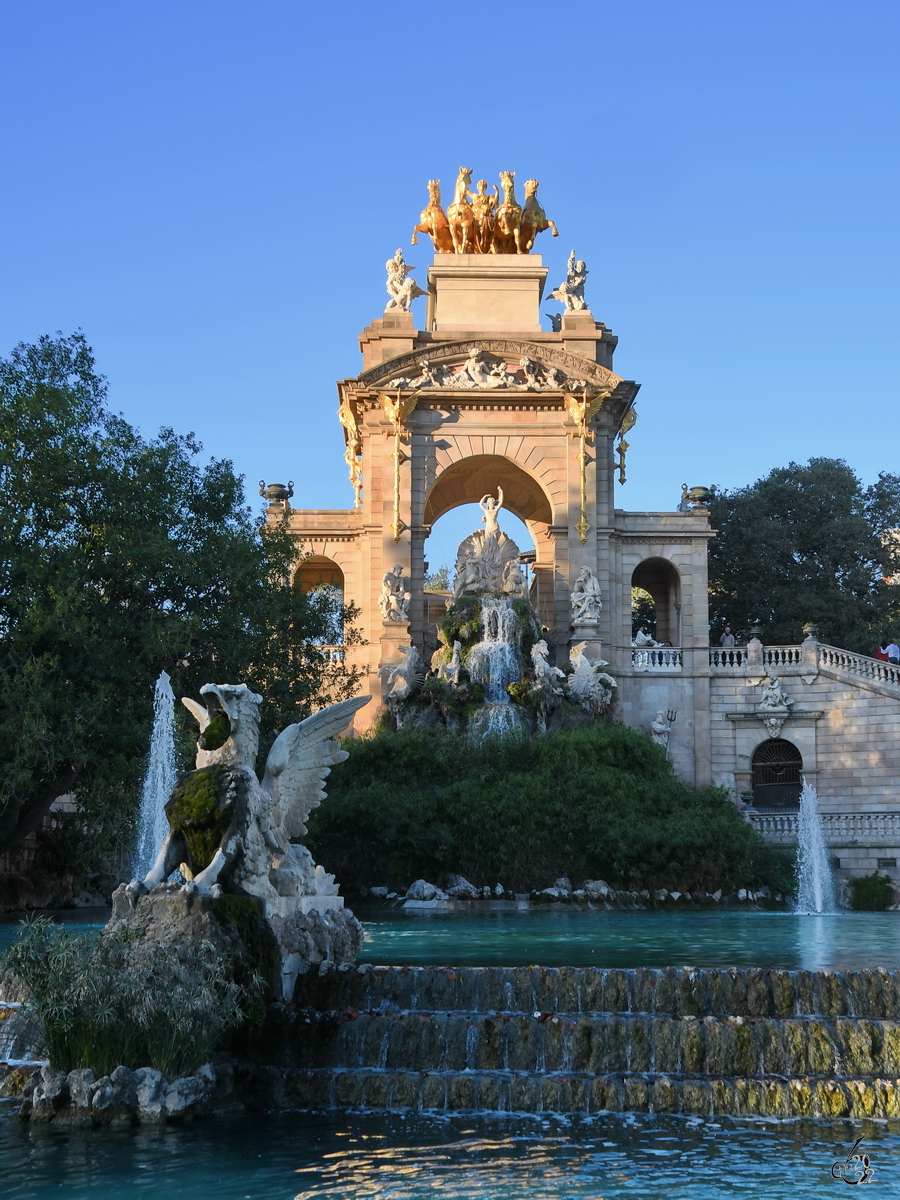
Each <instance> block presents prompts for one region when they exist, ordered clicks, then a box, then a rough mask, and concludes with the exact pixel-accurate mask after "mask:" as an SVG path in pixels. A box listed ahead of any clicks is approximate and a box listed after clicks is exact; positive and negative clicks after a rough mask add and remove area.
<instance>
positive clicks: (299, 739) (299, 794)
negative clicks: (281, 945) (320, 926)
mask: <svg viewBox="0 0 900 1200" xmlns="http://www.w3.org/2000/svg"><path fill="white" fill-rule="evenodd" d="M200 695H201V696H202V697H203V699H204V701H205V703H204V704H198V703H197V702H196V701H195V700H192V699H191V698H190V697H187V696H186V697H184V699H183V700H182V704H184V706H185V708H187V709H188V711H189V712H190V713H191V715H192V716H193V717H194V719H195V720H196V722H197V724H198V725H199V726H200V737H199V738H198V739H197V759H196V764H197V768H196V770H194V771H189V772H188V773H187V774H185V775H182V776H181V778H180V779H179V780H178V782H177V783H176V784H175V787H174V788H173V789H172V794H171V796H170V797H169V799H168V801H167V803H166V806H165V812H166V818H167V819H168V822H169V832H168V834H167V835H166V837H165V839H164V841H163V844H162V846H161V847H160V850H159V854H158V855H157V858H156V862H155V863H154V864H153V866H152V867H151V869H150V871H149V872H148V874H147V875H146V876H145V877H144V879H142V880H136V879H135V880H132V882H131V883H130V884H129V885H128V888H127V889H126V891H127V893H128V895H129V896H130V898H131V900H132V903H135V902H136V901H137V899H138V897H139V896H141V895H143V894H144V893H145V892H148V891H150V890H151V889H153V888H155V887H157V886H158V885H160V884H163V883H165V881H166V880H167V879H168V878H169V876H170V875H171V874H172V873H173V871H176V870H178V869H179V868H180V869H181V873H182V875H183V876H184V877H185V879H186V881H187V882H186V883H185V884H184V888H183V890H184V891H186V892H189V893H190V892H199V893H200V894H201V895H207V896H219V895H221V894H222V892H223V891H226V890H227V891H230V892H244V893H246V894H247V895H250V896H257V897H258V898H259V899H260V900H262V901H263V902H264V904H265V907H266V915H267V916H270V915H271V914H272V913H273V912H282V914H283V912H284V911H285V909H286V908H290V904H287V905H286V904H285V901H286V900H288V901H290V900H292V899H293V900H295V899H296V898H299V897H303V896H309V895H332V894H334V893H335V892H336V891H337V889H336V888H335V887H334V881H333V879H331V877H330V876H326V875H325V872H324V871H323V869H322V868H321V867H317V866H316V865H315V863H314V862H313V860H312V856H311V855H310V853H309V851H308V850H307V849H306V848H305V847H304V846H296V845H293V844H292V839H293V838H296V837H302V836H304V835H305V833H306V820H307V818H308V816H309V814H310V813H311V812H312V810H313V809H314V808H318V806H319V805H320V804H321V803H322V801H323V800H324V799H325V786H324V782H323V781H324V779H325V777H326V776H327V775H328V774H329V770H330V768H331V767H332V766H334V765H335V763H339V762H343V761H344V759H345V758H346V757H347V753H346V751H345V750H342V749H341V748H340V745H339V744H338V742H336V741H333V740H332V739H333V738H334V737H335V736H336V735H337V734H338V733H340V732H341V731H342V730H344V729H346V728H347V726H348V725H349V724H350V722H351V720H352V719H353V714H354V713H355V712H356V711H357V709H359V708H362V707H363V705H364V704H368V702H369V700H370V699H371V697H370V696H356V697H354V698H353V699H350V700H341V701H340V702H339V703H337V704H330V705H329V706H328V707H327V708H323V709H321V711H319V712H317V713H313V715H312V716H311V717H307V718H306V720H305V721H300V722H299V723H298V724H296V725H288V727H287V728H286V729H284V730H282V732H281V733H280V734H279V735H278V737H277V738H276V739H275V742H274V744H273V745H272V749H271V750H270V751H269V757H268V758H267V760H266V769H265V772H264V773H263V777H262V781H260V780H259V779H258V778H257V775H256V770H255V768H254V764H255V762H256V755H257V750H258V748H259V706H260V705H261V704H262V696H258V695H257V694H256V693H255V692H251V691H250V689H249V688H248V687H247V685H246V684H245V683H239V684H230V683H207V684H204V685H203V687H202V688H201V689H200Z"/></svg>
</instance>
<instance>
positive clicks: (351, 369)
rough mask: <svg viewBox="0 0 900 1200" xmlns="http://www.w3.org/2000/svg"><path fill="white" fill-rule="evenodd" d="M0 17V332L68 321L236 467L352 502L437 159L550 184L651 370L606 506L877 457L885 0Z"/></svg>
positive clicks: (864, 468)
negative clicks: (364, 415)
mask: <svg viewBox="0 0 900 1200" xmlns="http://www.w3.org/2000/svg"><path fill="white" fill-rule="evenodd" d="M0 21H2V26H0V27H2V36H0V123H2V146H3V167H4V169H3V185H2V188H0V273H2V276H0V277H2V288H0V352H3V353H5V352H6V351H7V350H8V349H9V348H10V347H11V346H12V345H14V344H15V343H16V342H18V341H21V340H24V341H30V340H33V339H35V338H37V337H38V336H39V335H40V334H41V333H45V332H53V331H55V330H57V329H61V330H63V331H64V332H71V331H72V330H74V329H75V328H79V327H80V328H81V329H82V330H83V331H84V333H85V335H86V336H87V338H88V340H89V341H90V342H91V344H92V345H93V346H94V349H95V351H96V355H97V360H98V366H99V369H100V370H101V371H102V372H103V373H104V374H106V375H107V376H108V378H109V384H110V400H111V404H112V406H113V407H114V408H115V409H117V410H119V411H121V412H122V413H123V414H124V415H125V416H126V417H127V418H128V420H130V421H131V422H132V423H133V424H136V425H138V426H139V427H140V428H141V430H142V431H143V432H144V433H145V434H148V435H150V434H153V433H155V432H156V430H157V429H158V428H159V427H160V426H161V425H172V426H174V427H175V428H176V429H178V430H181V431H186V430H188V429H192V430H194V431H195V432H196V433H197V434H198V436H199V437H200V438H201V440H202V441H203V443H204V445H205V447H206V450H207V451H208V452H209V453H211V454H214V455H216V456H221V457H227V458H230V459H232V460H233V461H234V463H235V466H236V468H237V469H238V470H239V471H240V472H242V473H243V474H244V475H245V476H246V478H247V482H248V488H249V490H250V493H251V496H253V495H254V492H255V486H256V481H257V480H258V479H260V478H262V477H265V478H266V479H267V480H269V481H271V480H282V481H285V480H287V479H293V480H294V481H295V489H296V495H295V500H294V503H295V504H297V505H298V506H303V507H317V508H319V507H321V508H330V507H345V506H349V505H350V504H351V503H352V492H351V489H350V486H349V483H348V482H347V481H346V475H345V468H344V463H343V458H342V453H343V442H342V438H341V431H340V427H339V425H338V422H337V420H336V416H335V412H336V407H337V397H336V390H335V380H336V379H337V378H340V377H343V376H346V375H354V374H356V373H357V371H358V370H359V368H360V358H359V354H358V347H357V341H356V335H357V333H358V332H359V331H360V330H361V329H362V328H363V326H364V325H366V324H368V323H369V322H370V321H371V320H372V319H373V318H374V317H377V316H380V314H381V312H382V309H383V307H384V303H385V300H386V295H385V292H384V278H385V273H384V262H385V260H386V259H387V258H388V257H389V256H390V255H391V254H392V253H393V251H394V250H395V249H396V247H397V246H402V247H404V249H405V251H406V254H407V259H408V261H410V262H412V263H415V264H417V265H418V267H419V271H418V278H419V279H420V281H422V282H423V283H424V277H425V269H424V268H425V266H426V264H427V262H428V261H429V253H430V251H429V249H428V248H427V247H426V246H425V245H421V244H420V246H419V247H418V248H416V249H415V250H412V249H407V248H408V246H409V238H410V233H411V230H412V227H413V224H414V223H415V221H416V220H417V219H418V214H419V211H420V210H421V208H423V207H424V205H425V203H426V200H427V196H426V188H425V183H426V181H427V180H428V179H430V178H440V179H442V180H443V181H444V185H445V189H447V188H448V187H449V185H450V184H451V183H452V180H453V178H454V177H455V174H456V171H457V168H458V167H459V166H460V164H462V163H464V164H465V165H467V166H471V167H473V168H474V171H475V178H476V179H477V178H480V177H482V176H484V177H485V178H487V179H488V180H491V181H493V180H495V179H496V177H497V174H498V172H499V171H500V170H503V169H507V168H508V169H512V170H515V171H516V172H517V180H519V181H524V180H525V179H527V178H530V177H532V176H534V177H536V178H538V179H539V180H540V181H541V193H540V195H541V200H542V202H543V205H544V207H545V209H546V211H547V213H548V215H549V216H550V217H552V218H553V219H554V220H555V221H556V223H557V225H558V226H559V229H560V233H561V237H560V238H559V239H558V240H551V239H550V237H549V234H543V235H541V238H540V242H539V247H540V250H541V251H542V253H543V254H544V261H545V263H546V264H547V265H548V266H549V267H550V269H551V270H550V276H551V278H550V283H551V284H555V283H556V282H559V280H560V279H562V278H563V276H564V273H565V260H566V257H567V255H568V252H569V250H570V249H571V248H572V247H574V248H575V249H576V251H577V253H578V256H579V257H580V258H584V259H585V260H586V261H587V265H588V268H589V270H590V278H589V280H588V289H587V296H588V300H589V302H590V306H591V309H592V311H593V312H594V315H595V316H596V317H597V318H598V319H600V320H603V321H605V322H606V324H607V325H609V326H610V327H611V328H612V329H613V331H614V332H615V333H616V334H618V335H619V338H620V345H619V350H618V352H617V355H616V360H615V367H616V370H617V371H618V373H619V374H621V375H623V376H625V377H626V378H629V379H636V380H638V381H639V382H640V383H641V384H642V389H641V392H640V395H639V397H638V404H637V408H638V411H639V413H640V420H639V422H638V424H637V426H636V427H635V429H634V431H633V434H632V435H631V436H630V439H629V440H630V442H631V447H632V448H631V451H630V456H629V470H628V483H627V484H626V485H625V487H624V488H620V489H619V491H618V499H617V503H618V504H619V505H620V506H621V507H624V508H629V509H651V510H658V509H671V508H673V507H674V506H675V505H676V503H677V501H678V499H679V495H680V488H681V483H682V482H684V481H686V482H687V483H688V484H689V485H693V484H700V483H702V484H711V483H717V484H719V485H720V486H727V487H734V486H740V485H742V484H745V483H749V482H752V481H753V480H754V479H756V478H758V477H759V476H760V475H762V474H765V473H766V472H767V471H768V470H770V469H771V468H772V467H775V466H780V465H783V464H785V463H787V462H788V461H790V460H791V459H794V460H798V461H805V460H806V459H807V458H809V457H810V456H811V455H832V456H839V457H844V458H846V459H847V461H848V462H849V463H850V464H851V466H853V467H854V468H855V469H856V470H857V472H858V473H859V474H860V475H861V476H862V477H863V479H864V480H865V481H867V482H869V481H871V480H873V479H874V478H875V477H876V476H877V473H878V471H879V470H894V471H897V470H900V462H898V454H897V447H898V444H900V429H898V425H900V410H898V403H897V402H898V365H897V364H898V355H897V348H898V335H897V327H898V316H900V314H898V297H897V293H898V278H900V271H898V267H900V263H898V213H900V204H898V109H900V103H898V91H900V85H898V60H900V4H898V3H897V0H859V2H858V3H856V4H853V5H848V4H837V3H834V2H833V0H761V2H757V3H754V4H740V3H737V2H736V0H710V2H703V0H684V2H683V3H675V0H627V2H626V0H611V2H607V3H604V4H600V3H583V2H575V3H569V4H567V5H554V4H549V3H544V4H535V3H531V2H530V0H518V2H517V3H515V4H513V5H502V4H496V3H494V4H490V5H488V4H481V5H479V4H469V5H466V6H464V7H460V6H458V5H453V4H449V3H446V4H438V5H423V4H421V3H417V4H409V3H405V2H401V3H397V2H396V0H394V2H393V3H390V4H369V3H359V2H357V0H345V2H344V3H342V4H331V5H320V4H315V5H313V4H308V3H307V4H302V3H296V2H287V0H253V3H250V2H249V0H245V2H243V3H238V2H235V0H215V2H212V0H177V2H172V0H152V3H151V2H148V0H127V2H123V0H0ZM423 240H427V239H423ZM416 303H417V305H422V304H423V301H417V302H416ZM544 307H545V309H547V308H549V307H552V306H548V305H545V306H544ZM470 524H471V522H470ZM435 549H436V548H435ZM429 557H430V559H431V561H432V565H437V562H438V561H441V559H442V557H443V558H445V557H446V555H441V554H435V553H434V552H431V551H430V553H429Z"/></svg>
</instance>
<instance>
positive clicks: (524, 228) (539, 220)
mask: <svg viewBox="0 0 900 1200" xmlns="http://www.w3.org/2000/svg"><path fill="white" fill-rule="evenodd" d="M515 179H516V173H515V171H501V172H500V184H501V187H502V189H503V199H502V200H501V199H500V193H499V190H498V189H497V187H496V186H495V187H494V194H493V195H490V194H489V193H488V191H487V186H488V185H487V181H486V180H484V179H480V180H479V181H478V184H477V188H476V191H474V192H473V191H470V188H471V184H472V168H471V167H460V168H459V174H458V175H457V177H456V185H455V187H454V192H453V203H452V204H451V205H450V207H449V208H448V209H447V212H446V213H445V212H444V210H443V208H442V206H441V183H440V180H439V179H430V180H429V181H428V207H427V208H425V209H423V210H422V214H421V216H420V217H419V224H418V225H416V226H415V228H414V229H413V235H412V244H413V245H414V246H415V245H416V243H417V242H418V240H419V234H420V233H427V234H428V236H429V237H430V238H431V241H432V243H433V244H434V248H435V250H436V251H437V253H438V254H528V252H529V251H530V250H531V249H532V247H533V246H534V241H535V238H536V237H537V235H538V234H539V233H543V231H544V230H545V229H550V230H552V231H553V236H554V237H559V231H558V230H557V228H556V226H555V225H554V223H553V222H552V221H551V220H550V219H549V218H548V216H547V214H546V213H545V212H544V210H543V208H542V207H541V205H540V201H539V200H538V198H537V190H538V187H539V184H538V181H537V180H536V179H528V180H526V182H525V203H524V205H521V204H519V202H518V200H516V185H515Z"/></svg>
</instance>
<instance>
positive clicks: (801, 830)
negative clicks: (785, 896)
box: [795, 779, 837, 913]
mask: <svg viewBox="0 0 900 1200" xmlns="http://www.w3.org/2000/svg"><path fill="white" fill-rule="evenodd" d="M795 869H796V872H797V912H801V913H835V912H837V902H836V899H835V889H834V875H833V873H832V870H831V862H830V859H829V855H828V847H827V846H826V845H825V834H824V832H823V830H822V818H821V816H820V814H819V801H818V797H817V796H816V789H815V788H814V787H810V785H809V784H808V783H807V782H806V779H804V780H803V791H802V792H801V793H800V820H799V822H798V825H797V864H796V868H795Z"/></svg>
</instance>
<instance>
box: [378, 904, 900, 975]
mask: <svg viewBox="0 0 900 1200" xmlns="http://www.w3.org/2000/svg"><path fill="white" fill-rule="evenodd" d="M355 911H356V912H357V914H358V916H359V917H360V920H361V921H362V922H363V925H364V926H365V930H366V942H365V945H364V947H363V950H362V953H361V954H360V955H359V959H360V961H361V962H371V963H381V964H389V965H394V966H425V965H428V964H438V965H452V966H460V967H463V966H503V967H516V966H530V965H532V964H540V965H541V966H544V967H562V966H572V967H666V966H683V965H685V964H690V965H691V966H696V967H732V966H733V967H749V966H765V967H778V968H782V969H784V970H796V969H798V968H804V969H807V970H815V969H819V968H824V967H830V968H832V969H834V970H842V969H849V968H857V969H859V968H862V967H880V966H883V967H888V968H891V969H893V968H895V967H897V966H898V965H900V914H898V913H851V912H843V913H836V914H817V915H813V916H810V915H802V916H801V915H799V914H795V913H787V912H760V911H740V910H737V911H735V910H726V911H712V912H710V911H705V910H701V911H694V912H691V911H687V912H654V911H649V910H638V911H632V912H599V911H590V910H575V909H563V910H555V909H551V910H548V909H546V908H539V909H531V910H529V909H526V908H522V909H516V908H515V907H514V906H513V905H506V906H502V905H499V904H498V905H495V906H491V908H490V909H489V911H484V909H481V910H480V911H471V912H470V911H463V912H451V913H439V912H422V911H417V912H405V911H404V910H403V909H384V908H382V909H371V908H363V907H362V906H358V907H357V908H356V910H355Z"/></svg>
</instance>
